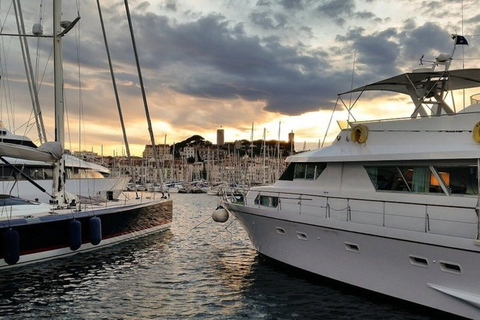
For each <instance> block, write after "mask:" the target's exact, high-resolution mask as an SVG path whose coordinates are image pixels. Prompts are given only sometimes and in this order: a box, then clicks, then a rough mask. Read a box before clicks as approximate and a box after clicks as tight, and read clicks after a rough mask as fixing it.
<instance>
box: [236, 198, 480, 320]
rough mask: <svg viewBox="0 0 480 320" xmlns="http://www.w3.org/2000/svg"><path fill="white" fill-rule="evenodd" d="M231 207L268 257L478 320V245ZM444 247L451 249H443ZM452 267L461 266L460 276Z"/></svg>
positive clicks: (479, 263)
mask: <svg viewBox="0 0 480 320" xmlns="http://www.w3.org/2000/svg"><path fill="white" fill-rule="evenodd" d="M229 208H230V209H231V212H232V210H233V212H232V213H233V214H234V216H235V217H236V218H238V219H239V220H240V222H241V223H242V225H243V226H244V228H245V230H246V231H247V233H248V235H249V237H250V240H251V241H252V243H253V245H254V247H255V249H256V250H257V251H258V252H260V253H262V254H264V255H265V256H268V257H270V258H273V259H275V260H278V261H280V262H283V263H286V264H289V265H291V266H294V267H297V268H300V269H303V270H306V271H309V272H312V273H315V274H318V275H321V276H325V277H328V278H331V279H335V280H338V281H341V282H345V283H348V284H351V285H354V286H358V287H361V288H365V289H369V290H372V291H375V292H379V293H382V294H386V295H389V296H392V297H396V298H400V299H403V300H407V301H411V302H414V303H418V304H421V305H425V306H429V307H433V308H436V309H439V310H443V311H447V312H450V313H454V314H457V315H463V316H465V317H469V318H480V309H479V307H480V289H479V288H480V269H479V268H478V266H479V265H480V252H479V250H480V246H478V245H475V243H474V240H473V239H457V241H453V242H452V241H451V239H448V238H450V237H447V236H438V235H430V234H421V235H416V236H414V235H413V232H410V231H403V232H400V233H399V232H398V230H388V229H386V228H383V232H378V229H379V228H382V227H377V226H371V227H370V226H364V225H363V226H362V225H357V224H356V223H353V222H351V221H349V222H347V221H334V220H335V219H331V218H330V219H328V220H329V221H328V222H327V223H324V224H320V223H319V224H317V225H314V224H310V223H302V222H300V221H298V220H297V221H288V220H286V219H282V218H277V217H272V214H271V211H270V213H267V215H266V216H264V215H263V214H259V212H258V209H257V210H256V213H252V212H251V211H252V210H251V209H248V208H246V207H243V206H236V205H232V204H230V205H229ZM248 212H250V213H248ZM297 214H298V213H297ZM291 215H294V214H293V213H291ZM280 216H284V215H280ZM323 219H324V218H321V217H319V220H323ZM368 229H371V231H372V232H369V231H368ZM389 231H391V232H389ZM402 233H403V234H404V235H403V236H402ZM442 238H443V239H442ZM426 239H429V240H430V241H427V240H426ZM442 240H447V241H443V242H444V243H448V242H450V243H451V244H452V246H454V247H450V248H449V247H448V246H443V245H440V244H439V243H440V242H442ZM428 242H431V243H428ZM436 243H437V244H436ZM458 247H462V249H463V250H459V248H458ZM415 259H417V260H415ZM422 259H425V261H426V262H427V264H428V265H425V264H424V260H422ZM449 264H452V265H458V266H460V268H461V272H457V271H456V270H455V269H454V268H453V269H452V268H451V266H450V265H449ZM449 267H450V268H449Z"/></svg>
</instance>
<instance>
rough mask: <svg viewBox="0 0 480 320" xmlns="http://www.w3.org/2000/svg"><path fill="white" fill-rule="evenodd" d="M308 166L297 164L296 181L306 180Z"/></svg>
mask: <svg viewBox="0 0 480 320" xmlns="http://www.w3.org/2000/svg"><path fill="white" fill-rule="evenodd" d="M306 166H307V165H306V164H305V163H296V164H295V175H294V178H295V179H305V171H306Z"/></svg>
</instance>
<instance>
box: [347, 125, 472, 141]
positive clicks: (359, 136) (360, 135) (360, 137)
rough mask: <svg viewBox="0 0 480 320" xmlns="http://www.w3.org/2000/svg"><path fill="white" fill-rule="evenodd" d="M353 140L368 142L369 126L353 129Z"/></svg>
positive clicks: (357, 126) (358, 126)
mask: <svg viewBox="0 0 480 320" xmlns="http://www.w3.org/2000/svg"><path fill="white" fill-rule="evenodd" d="M479 130H480V129H479ZM479 136H480V135H479ZM351 138H352V141H353V142H358V143H365V142H366V141H367V138H368V128H367V126H365V125H363V124H359V125H356V126H355V127H353V128H352V135H351Z"/></svg>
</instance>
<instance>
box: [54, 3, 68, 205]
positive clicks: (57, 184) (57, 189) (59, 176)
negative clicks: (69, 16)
mask: <svg viewBox="0 0 480 320" xmlns="http://www.w3.org/2000/svg"><path fill="white" fill-rule="evenodd" d="M61 15H62V2H61V0H54V1H53V72H54V92H55V141H56V142H57V143H58V144H59V145H60V146H61V148H62V157H61V158H60V159H59V160H56V161H55V163H54V165H53V195H52V198H53V200H52V204H54V205H59V206H62V205H63V204H65V158H64V154H63V147H64V145H65V132H64V130H65V125H64V119H65V114H64V104H63V68H62V36H63V34H62V32H61V26H60V19H61Z"/></svg>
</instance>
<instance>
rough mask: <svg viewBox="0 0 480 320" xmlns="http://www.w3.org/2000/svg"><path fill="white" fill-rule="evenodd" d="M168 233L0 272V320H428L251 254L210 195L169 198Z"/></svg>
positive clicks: (426, 314)
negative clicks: (216, 217) (218, 216)
mask: <svg viewBox="0 0 480 320" xmlns="http://www.w3.org/2000/svg"><path fill="white" fill-rule="evenodd" d="M172 197H173V198H174V222H173V224H172V228H171V230H169V231H167V232H164V233H159V234H155V235H152V236H148V237H144V238H141V239H137V240H134V241H130V242H127V243H125V244H121V245H118V246H114V247H111V248H106V249H103V250H99V251H95V252H90V253H83V254H78V255H76V256H73V257H70V258H66V259H60V260H55V261H50V262H45V263H40V264H35V265H31V266H25V267H22V268H19V269H16V270H6V271H2V273H1V274H0V316H1V317H2V318H6V319H40V318H49V319H50V318H53V319H132V318H134V319H179V318H190V319H319V318H321V319H386V318H388V319H431V318H437V317H439V315H438V314H435V313H433V312H431V311H429V310H425V309H422V308H417V307H414V306H412V305H411V304H407V303H402V302H400V301H398V300H394V299H388V298H384V297H380V296H378V295H375V294H372V293H370V292H366V291H362V290H357V289H353V288H352V287H350V286H344V285H339V284H338V283H335V282H332V281H328V280H326V279H323V278H311V277H306V275H305V274H302V273H300V272H299V271H298V270H291V269H286V268H285V266H283V267H282V266H278V265H273V264H272V263H271V261H268V260H266V259H264V258H262V257H260V256H259V255H258V254H257V253H256V252H255V250H253V248H252V246H251V244H250V242H249V240H248V237H247V235H246V233H245V232H244V231H243V229H242V228H241V226H240V224H239V223H238V222H236V221H235V222H233V223H232V224H230V221H228V222H227V223H225V224H217V223H214V222H213V221H212V220H211V213H212V212H213V210H214V209H215V206H216V204H217V199H216V198H215V197H211V196H207V195H204V194H178V195H177V194H174V195H172Z"/></svg>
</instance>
